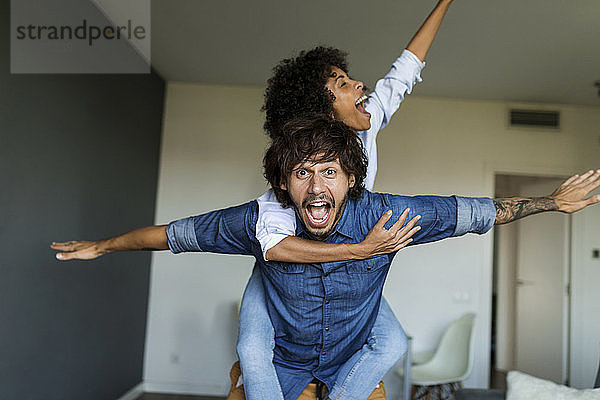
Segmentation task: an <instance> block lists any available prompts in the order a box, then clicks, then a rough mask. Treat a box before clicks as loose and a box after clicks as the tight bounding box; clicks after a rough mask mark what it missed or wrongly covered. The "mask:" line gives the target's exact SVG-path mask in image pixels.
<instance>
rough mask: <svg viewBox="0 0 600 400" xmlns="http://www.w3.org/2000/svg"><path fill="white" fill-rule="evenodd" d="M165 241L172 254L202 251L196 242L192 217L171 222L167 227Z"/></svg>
mask: <svg viewBox="0 0 600 400" xmlns="http://www.w3.org/2000/svg"><path fill="white" fill-rule="evenodd" d="M167 241H168V243H169V249H170V250H171V252H173V254H178V253H183V252H188V251H202V249H201V248H200V245H198V240H196V231H195V230H194V217H189V218H184V219H180V220H177V221H173V222H171V223H170V224H169V225H167Z"/></svg>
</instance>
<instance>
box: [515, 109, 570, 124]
mask: <svg viewBox="0 0 600 400" xmlns="http://www.w3.org/2000/svg"><path fill="white" fill-rule="evenodd" d="M510 126H530V127H539V128H559V127H560V112H558V111H539V110H510Z"/></svg>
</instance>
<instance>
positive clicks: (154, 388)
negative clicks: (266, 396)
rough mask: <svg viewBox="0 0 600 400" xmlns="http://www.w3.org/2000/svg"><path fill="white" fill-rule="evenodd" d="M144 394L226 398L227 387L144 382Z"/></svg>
mask: <svg viewBox="0 0 600 400" xmlns="http://www.w3.org/2000/svg"><path fill="white" fill-rule="evenodd" d="M143 385H144V387H143V389H144V392H146V393H169V394H192V395H200V396H202V395H204V396H227V393H228V392H229V386H227V387H225V385H195V384H190V383H184V382H152V381H144V383H143ZM119 400H122V399H119Z"/></svg>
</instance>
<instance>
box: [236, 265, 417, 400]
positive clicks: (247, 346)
mask: <svg viewBox="0 0 600 400" xmlns="http://www.w3.org/2000/svg"><path fill="white" fill-rule="evenodd" d="M239 319H240V323H239V333H238V344H237V352H238V356H239V358H240V365H241V368H242V376H243V379H244V391H245V393H246V399H247V400H271V399H272V400H283V393H282V391H281V387H280V385H279V380H278V379H277V374H276V372H275V367H274V366H273V347H274V346H275V332H274V330H273V325H272V324H271V320H270V318H269V314H268V312H267V307H266V303H265V294H264V290H263V286H262V281H261V277H260V272H259V271H258V268H257V267H254V270H253V271H252V276H251V277H250V280H249V281H248V285H247V286H246V290H245V291H244V297H243V298H242V305H241V308H240V318H239ZM406 349H407V337H406V334H405V333H404V330H403V329H402V326H401V325H400V322H398V320H397V319H396V316H395V315H394V313H393V312H392V309H391V308H390V306H389V305H388V303H387V301H386V300H385V299H382V301H381V306H380V307H379V313H378V314H377V319H376V321H375V325H374V326H373V329H372V331H371V337H370V338H369V340H368V342H367V343H366V344H365V345H364V346H363V347H362V348H361V349H360V350H359V351H357V352H356V353H354V354H353V355H352V357H350V359H349V360H348V361H346V363H344V364H343V365H342V366H341V367H340V370H339V373H338V377H337V380H336V382H335V385H334V386H333V388H332V389H331V392H330V393H329V398H330V399H331V400H339V399H351V400H355V399H356V400H364V399H366V398H367V397H369V395H370V394H371V392H372V391H373V389H375V387H376V386H377V384H378V383H379V381H381V379H382V378H383V376H384V375H385V374H386V372H387V371H388V370H389V369H390V368H391V367H392V366H393V365H394V364H395V363H396V361H398V359H400V357H402V356H403V355H404V353H405V352H406Z"/></svg>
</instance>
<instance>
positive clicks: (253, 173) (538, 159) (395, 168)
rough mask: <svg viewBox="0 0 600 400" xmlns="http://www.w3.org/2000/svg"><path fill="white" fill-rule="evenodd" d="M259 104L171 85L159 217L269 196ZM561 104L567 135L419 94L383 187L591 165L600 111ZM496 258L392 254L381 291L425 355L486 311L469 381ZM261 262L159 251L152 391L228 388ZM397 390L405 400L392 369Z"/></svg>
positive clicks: (458, 183) (445, 252) (384, 167)
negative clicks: (241, 304)
mask: <svg viewBox="0 0 600 400" xmlns="http://www.w3.org/2000/svg"><path fill="white" fill-rule="evenodd" d="M261 104H262V89H261V88H243V87H217V86H205V85H194V84H179V83H170V84H169V86H168V91H167V102H166V113H165V125H164V136H163V143H162V146H163V148H162V155H161V170H160V177H159V190H158V203H157V212H156V222H157V223H166V222H169V221H170V220H172V219H175V218H178V217H182V216H187V215H192V214H197V213H200V212H203V211H207V210H211V209H214V208H220V207H223V206H227V205H232V204H239V203H242V202H245V201H247V200H250V199H253V198H255V197H256V196H257V195H259V194H260V193H262V192H263V191H264V189H265V184H264V183H263V179H262V177H261V169H260V161H261V159H262V151H263V149H264V147H265V143H266V141H265V137H264V134H263V133H262V131H261V129H260V125H261V123H262V120H263V115H261V114H260V112H259V111H258V110H259V108H260V106H261ZM559 108H560V109H561V110H562V112H563V121H564V129H563V130H562V131H560V132H553V131H551V132H546V131H535V130H508V129H506V127H505V126H506V123H505V121H506V118H505V117H506V109H507V105H505V104H502V103H496V102H480V101H477V102H475V101H458V100H448V99H434V98H419V97H414V96H413V97H411V98H410V99H408V100H407V102H405V104H404V105H403V106H402V109H401V110H400V111H399V112H398V115H397V116H396V117H395V119H394V121H393V122H392V124H391V125H390V126H389V127H387V128H386V129H385V130H384V131H383V132H382V133H381V136H380V137H379V140H378V148H379V173H378V178H377V182H376V185H375V189H376V190H379V191H386V192H393V193H404V194H418V193H420V194H429V193H433V194H453V193H458V194H462V195H472V196H491V195H492V194H493V175H494V172H513V173H519V172H520V173H525V172H529V173H536V174H549V175H552V174H555V175H563V174H568V173H570V172H571V171H581V170H583V169H586V168H591V167H593V166H595V164H597V162H598V160H600V157H599V156H600V151H599V149H600V148H599V147H598V137H597V136H598V131H597V127H598V126H600V113H599V112H598V111H599V108H591V107H590V108H583V107H582V108H575V107H559ZM491 265H492V235H491V234H487V235H485V236H475V235H471V236H467V237H464V238H456V239H449V240H447V241H444V242H441V243H436V244H431V245H423V246H417V247H414V248H409V249H406V250H403V251H402V252H401V253H400V254H399V255H398V257H396V260H395V262H394V265H393V266H392V270H391V272H390V275H389V278H388V281H387V284H386V290H385V294H386V296H387V298H388V301H389V302H390V304H391V306H392V308H393V309H394V311H395V312H396V314H397V316H398V318H399V319H400V321H401V322H402V324H403V325H404V327H405V328H406V330H407V331H408V333H409V334H411V335H413V336H414V337H415V350H417V351H419V350H427V349H431V348H433V347H435V345H436V344H437V342H438V341H439V339H440V336H441V334H442V332H443V330H444V328H445V327H446V325H447V324H448V323H449V322H450V321H451V320H453V319H455V318H457V317H459V316H460V315H462V314H463V313H465V312H468V311H474V312H476V313H477V315H478V317H477V322H476V328H475V353H476V361H475V369H474V373H473V375H472V377H471V378H470V379H469V380H468V382H467V384H468V385H471V386H486V385H487V383H488V368H489V343H490V338H489V335H490V296H491ZM251 266H252V260H251V259H250V258H244V257H232V256H216V255H204V254H193V255H183V256H177V257H175V256H171V255H168V254H156V255H155V257H154V259H153V266H152V281H151V291H150V306H149V314H148V333H147V342H146V360H145V373H144V378H145V380H146V382H148V383H150V387H154V388H157V389H161V390H173V391H180V392H183V391H188V392H192V393H203V394H217V393H225V391H226V388H227V386H228V383H227V372H228V370H229V367H230V366H231V363H232V362H233V361H234V359H235V348H234V341H235V324H234V311H233V309H234V303H235V302H236V301H237V300H238V299H239V298H240V296H241V294H242V290H243V287H244V284H245V282H246V280H247V278H248V276H249V274H250V270H251ZM457 298H460V299H462V300H460V299H459V300H457ZM465 298H466V299H465ZM388 375H389V374H388ZM387 388H388V392H389V393H390V396H389V398H395V395H396V393H398V392H399V387H397V380H396V379H395V378H394V377H393V376H391V375H390V376H389V380H388V386H387Z"/></svg>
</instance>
